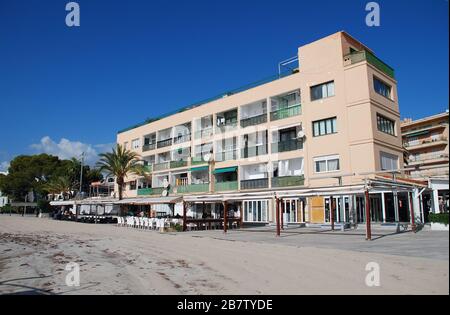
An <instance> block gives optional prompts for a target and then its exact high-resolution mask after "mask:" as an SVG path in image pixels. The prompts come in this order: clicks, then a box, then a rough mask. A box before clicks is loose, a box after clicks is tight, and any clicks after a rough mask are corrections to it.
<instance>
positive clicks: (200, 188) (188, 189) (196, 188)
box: [177, 183, 209, 194]
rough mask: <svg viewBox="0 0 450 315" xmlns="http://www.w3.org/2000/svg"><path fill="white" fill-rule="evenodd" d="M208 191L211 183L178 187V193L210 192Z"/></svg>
mask: <svg viewBox="0 0 450 315" xmlns="http://www.w3.org/2000/svg"><path fill="white" fill-rule="evenodd" d="M208 191H209V183H203V184H192V185H187V186H178V187H177V193H178V194H188V193H200V192H208Z"/></svg>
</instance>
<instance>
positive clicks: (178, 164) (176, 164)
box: [170, 161, 188, 168]
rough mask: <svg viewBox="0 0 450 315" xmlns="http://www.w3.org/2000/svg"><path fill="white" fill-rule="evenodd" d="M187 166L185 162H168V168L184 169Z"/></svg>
mask: <svg viewBox="0 0 450 315" xmlns="http://www.w3.org/2000/svg"><path fill="white" fill-rule="evenodd" d="M187 165H188V162H187V161H170V168H179V167H186V166H187Z"/></svg>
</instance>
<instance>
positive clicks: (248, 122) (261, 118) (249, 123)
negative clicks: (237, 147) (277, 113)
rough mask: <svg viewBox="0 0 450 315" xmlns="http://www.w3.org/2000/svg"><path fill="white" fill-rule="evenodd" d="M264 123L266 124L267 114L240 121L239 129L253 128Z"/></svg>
mask: <svg viewBox="0 0 450 315" xmlns="http://www.w3.org/2000/svg"><path fill="white" fill-rule="evenodd" d="M265 122H267V114H266V113H264V114H261V115H258V116H253V117H249V118H244V119H241V127H242V128H245V127H249V126H255V125H259V124H263V123H265Z"/></svg>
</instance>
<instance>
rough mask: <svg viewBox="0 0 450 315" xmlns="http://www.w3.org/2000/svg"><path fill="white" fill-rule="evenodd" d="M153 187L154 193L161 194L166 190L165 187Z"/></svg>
mask: <svg viewBox="0 0 450 315" xmlns="http://www.w3.org/2000/svg"><path fill="white" fill-rule="evenodd" d="M151 189H152V192H151V194H152V195H161V194H162V192H163V191H164V190H165V188H164V187H154V188H151Z"/></svg>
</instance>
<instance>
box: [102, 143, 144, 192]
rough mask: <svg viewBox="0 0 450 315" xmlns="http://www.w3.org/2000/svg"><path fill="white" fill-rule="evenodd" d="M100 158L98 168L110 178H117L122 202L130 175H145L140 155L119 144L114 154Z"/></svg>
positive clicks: (108, 153)
mask: <svg viewBox="0 0 450 315" xmlns="http://www.w3.org/2000/svg"><path fill="white" fill-rule="evenodd" d="M99 156H100V160H99V161H98V162H97V167H98V168H99V170H100V171H101V172H107V173H108V176H115V177H116V182H117V185H118V186H119V200H122V195H123V185H124V184H125V177H126V176H127V175H128V174H129V173H135V174H143V172H144V170H143V165H142V164H141V161H140V159H139V155H138V154H137V153H136V152H133V151H129V150H127V149H125V148H124V147H123V146H121V145H120V144H118V145H117V147H116V148H115V149H114V148H113V150H112V152H107V153H102V154H99Z"/></svg>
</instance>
